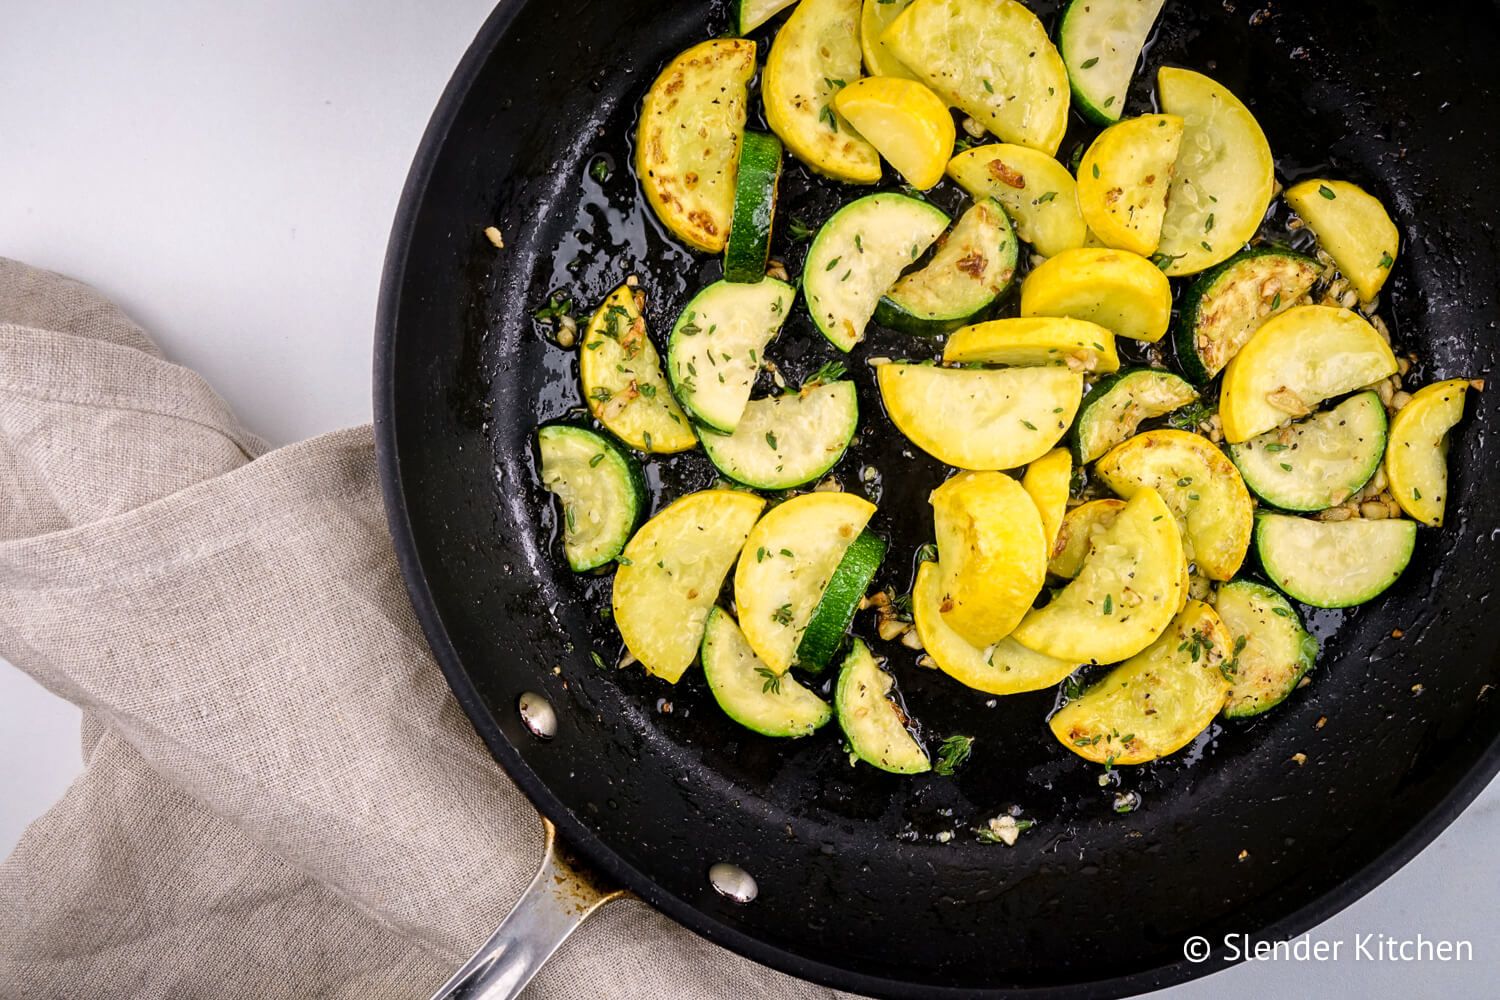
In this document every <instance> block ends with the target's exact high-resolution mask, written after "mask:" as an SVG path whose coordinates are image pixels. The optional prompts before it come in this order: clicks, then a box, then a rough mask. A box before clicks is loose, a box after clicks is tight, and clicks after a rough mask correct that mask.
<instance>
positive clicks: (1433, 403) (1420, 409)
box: [1385, 378, 1469, 528]
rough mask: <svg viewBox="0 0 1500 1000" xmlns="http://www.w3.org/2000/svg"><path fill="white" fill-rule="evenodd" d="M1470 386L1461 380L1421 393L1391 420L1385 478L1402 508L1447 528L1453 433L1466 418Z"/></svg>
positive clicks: (1445, 383) (1432, 524)
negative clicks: (1450, 442)
mask: <svg viewBox="0 0 1500 1000" xmlns="http://www.w3.org/2000/svg"><path fill="white" fill-rule="evenodd" d="M1468 392H1469V383H1468V382H1467V381H1465V380H1464V379H1461V378H1455V379H1449V380H1448V381H1446V382H1435V383H1433V384H1432V385H1429V386H1425V387H1423V388H1421V389H1418V390H1417V391H1416V392H1415V393H1414V394H1413V395H1412V397H1411V402H1409V403H1407V404H1406V405H1405V406H1403V407H1402V408H1401V409H1400V410H1397V411H1396V419H1395V420H1394V421H1392V422H1391V446H1390V449H1389V450H1388V451H1387V452H1386V456H1385V474H1386V476H1387V477H1389V479H1390V481H1391V495H1392V496H1393V497H1395V498H1396V502H1397V503H1399V504H1400V505H1401V509H1402V510H1404V511H1406V512H1407V513H1408V514H1410V515H1411V516H1412V517H1414V518H1416V519H1417V520H1418V521H1421V522H1422V523H1423V524H1426V525H1431V526H1432V527H1434V528H1437V527H1441V526H1442V523H1443V512H1444V510H1445V509H1446V508H1447V505H1448V431H1450V430H1451V429H1452V428H1453V425H1454V424H1456V423H1458V421H1459V420H1460V419H1461V418H1462V417H1463V415H1464V399H1465V397H1466V396H1467V395H1468Z"/></svg>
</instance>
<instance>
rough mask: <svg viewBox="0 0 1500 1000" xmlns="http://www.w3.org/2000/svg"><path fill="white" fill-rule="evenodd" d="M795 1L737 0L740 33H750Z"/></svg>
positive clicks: (795, 0)
mask: <svg viewBox="0 0 1500 1000" xmlns="http://www.w3.org/2000/svg"><path fill="white" fill-rule="evenodd" d="M796 2H797V0H739V25H740V34H742V35H748V34H750V32H752V31H754V30H755V29H756V28H759V27H760V26H761V25H762V24H765V23H766V22H767V21H769V20H770V19H771V18H773V17H775V16H776V15H777V14H779V13H781V12H782V11H784V10H786V9H787V8H788V7H790V6H791V5H792V4H794V3H796Z"/></svg>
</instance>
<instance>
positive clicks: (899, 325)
mask: <svg viewBox="0 0 1500 1000" xmlns="http://www.w3.org/2000/svg"><path fill="white" fill-rule="evenodd" d="M1018 246H1019V245H1018V244H1017V242H1016V234H1015V231H1014V230H1013V229H1012V228H1011V225H1010V219H1009V217H1007V216H1006V214H1005V209H1004V208H1002V207H1000V203H999V202H998V201H996V200H995V199H993V198H983V199H980V200H979V201H976V202H975V203H974V204H973V205H972V206H970V208H969V210H968V211H966V212H965V213H964V214H963V215H962V216H961V217H960V218H959V220H958V222H957V223H956V224H955V225H954V226H953V228H952V230H950V231H949V232H948V235H947V236H945V237H943V239H942V240H941V241H940V242H939V244H938V249H937V252H936V253H934V254H933V255H932V260H931V261H929V262H928V264H927V266H926V267H924V268H922V269H921V270H919V271H913V272H911V273H910V274H908V275H906V276H905V277H904V278H902V279H901V280H900V281H898V282H896V284H895V286H894V287H893V288H891V290H890V291H889V292H886V294H885V296H884V297H882V298H881V300H880V304H879V305H877V306H876V307H875V322H877V323H879V324H880V325H881V326H888V327H890V328H891V329H892V330H900V331H901V332H902V333H915V334H920V335H926V336H936V335H938V334H943V333H948V332H949V331H950V330H956V329H958V328H959V327H961V326H963V325H964V324H965V323H969V322H971V321H972V320H974V319H975V318H976V317H978V316H979V314H981V313H983V312H985V311H987V310H988V309H989V308H990V306H992V305H994V303H995V300H996V299H997V298H999V297H1000V296H1001V295H1002V294H1004V293H1005V291H1006V290H1007V289H1008V288H1010V286H1011V284H1012V282H1013V281H1014V280H1015V276H1016V254H1017V249H1018Z"/></svg>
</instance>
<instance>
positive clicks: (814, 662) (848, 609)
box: [797, 531, 885, 674]
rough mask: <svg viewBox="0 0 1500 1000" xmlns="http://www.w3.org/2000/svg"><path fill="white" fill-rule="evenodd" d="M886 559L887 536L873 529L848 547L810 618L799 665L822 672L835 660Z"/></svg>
mask: <svg viewBox="0 0 1500 1000" xmlns="http://www.w3.org/2000/svg"><path fill="white" fill-rule="evenodd" d="M884 558H885V539H883V538H881V537H880V536H879V535H875V534H872V533H870V532H869V531H862V532H860V533H859V537H858V538H856V539H854V541H853V542H852V543H851V544H850V545H849V547H848V548H847V549H845V550H844V558H842V559H840V560H839V566H838V569H836V570H834V571H833V576H832V577H831V578H830V579H829V581H828V586H827V587H825V588H824V589H823V596H822V597H821V598H820V599H819V600H818V607H817V609H816V610H814V611H813V614H812V618H810V619H808V622H807V628H806V629H805V630H804V631H803V633H802V641H801V642H800V643H798V645H797V665H798V666H799V667H801V668H802V669H804V670H806V671H808V672H810V673H814V674H820V673H822V672H823V668H824V667H826V666H828V664H829V663H831V662H832V661H833V657H834V654H835V653H837V652H838V651H839V647H840V646H842V645H843V644H844V636H845V635H846V634H848V632H849V623H850V622H852V621H854V612H856V611H858V610H859V602H860V601H862V600H864V596H865V591H866V590H868V589H870V580H872V579H873V578H874V576H875V571H876V570H877V569H879V568H880V561H881V560H882V559H884Z"/></svg>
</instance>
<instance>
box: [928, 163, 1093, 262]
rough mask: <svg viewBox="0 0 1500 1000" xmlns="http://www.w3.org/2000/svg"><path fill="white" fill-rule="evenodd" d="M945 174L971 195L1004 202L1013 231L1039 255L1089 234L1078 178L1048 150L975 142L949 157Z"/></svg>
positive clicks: (1054, 251)
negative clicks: (1081, 213)
mask: <svg viewBox="0 0 1500 1000" xmlns="http://www.w3.org/2000/svg"><path fill="white" fill-rule="evenodd" d="M948 176H949V177H952V178H953V180H954V181H955V182H957V184H958V186H959V187H961V188H963V189H964V190H965V191H967V192H969V194H970V196H972V197H973V198H975V199H979V198H994V199H995V200H996V201H998V202H999V203H1000V204H1001V205H1003V206H1005V213H1006V214H1007V215H1009V216H1010V218H1011V221H1012V222H1014V223H1015V226H1016V235H1017V236H1019V237H1021V239H1022V240H1024V241H1025V242H1027V243H1030V244H1031V245H1032V246H1033V247H1035V248H1036V252H1037V253H1039V254H1041V255H1042V256H1043V257H1055V256H1056V255H1057V254H1060V253H1062V252H1063V251H1064V250H1071V249H1073V248H1074V247H1081V246H1083V241H1084V240H1085V239H1086V238H1087V236H1088V227H1087V226H1085V225H1084V224H1083V216H1082V215H1079V214H1078V198H1077V195H1076V193H1075V192H1076V189H1077V182H1075V181H1074V180H1073V175H1072V174H1070V173H1068V168H1067V167H1065V166H1063V165H1062V164H1061V163H1058V162H1057V161H1056V160H1054V159H1053V158H1052V157H1050V156H1048V155H1047V154H1046V153H1043V152H1041V151H1039V150H1035V149H1032V148H1031V147H1029V146H1017V145H1014V144H1013V143H1007V142H999V143H993V144H991V145H988V146H975V147H974V148H973V149H967V150H965V151H964V152H962V153H959V154H958V155H957V156H955V157H954V158H953V159H951V160H949V161H948Z"/></svg>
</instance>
